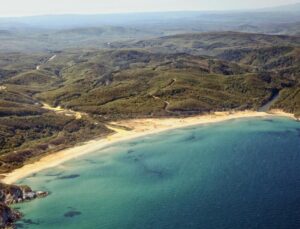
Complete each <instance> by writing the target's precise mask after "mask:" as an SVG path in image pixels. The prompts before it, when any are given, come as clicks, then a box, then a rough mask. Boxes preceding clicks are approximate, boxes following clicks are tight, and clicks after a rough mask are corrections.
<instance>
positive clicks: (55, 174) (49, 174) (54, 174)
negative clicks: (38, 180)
mask: <svg viewBox="0 0 300 229" xmlns="http://www.w3.org/2000/svg"><path fill="white" fill-rule="evenodd" d="M62 174H63V172H59V173H52V172H50V173H46V174H45V176H46V177H59V176H61V175H62Z"/></svg>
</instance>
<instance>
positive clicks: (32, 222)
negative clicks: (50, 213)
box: [21, 219, 40, 225]
mask: <svg viewBox="0 0 300 229" xmlns="http://www.w3.org/2000/svg"><path fill="white" fill-rule="evenodd" d="M21 222H23V223H24V224H27V225H39V224H40V223H39V222H35V221H34V220H32V219H22V220H21Z"/></svg>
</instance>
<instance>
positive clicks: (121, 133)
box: [1, 110, 295, 184]
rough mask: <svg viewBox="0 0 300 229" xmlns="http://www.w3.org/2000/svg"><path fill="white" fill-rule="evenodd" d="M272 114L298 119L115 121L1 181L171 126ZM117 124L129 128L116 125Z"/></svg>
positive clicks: (219, 115)
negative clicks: (104, 131)
mask: <svg viewBox="0 0 300 229" xmlns="http://www.w3.org/2000/svg"><path fill="white" fill-rule="evenodd" d="M273 116H284V117H288V118H292V119H295V117H294V115H293V114H288V113H285V112H282V111H280V110H272V111H271V112H270V113H265V112H256V111H239V112H215V113H212V114H207V115H199V116H194V117H187V118H159V119H157V118H155V119H154V118H148V119H132V120H124V121H118V122H112V123H110V125H108V126H107V127H108V128H110V129H112V130H114V131H115V133H114V134H112V135H109V136H107V137H105V138H102V139H98V140H97V139H96V140H92V141H88V142H85V143H83V144H81V145H78V146H75V147H72V148H69V149H65V150H62V151H59V152H56V153H52V154H50V155H46V156H45V157H43V158H41V159H39V160H37V161H36V162H34V163H32V164H27V165H25V166H23V167H22V168H19V169H16V170H14V171H13V172H11V173H8V174H2V175H3V177H4V178H3V179H2V180H1V181H2V182H4V183H7V184H12V183H15V182H17V181H18V180H20V179H22V178H24V177H27V176H29V175H31V174H33V173H36V172H39V171H41V170H44V169H48V168H51V167H55V166H58V165H59V164H62V163H63V162H66V161H68V160H71V159H73V158H76V157H80V156H82V155H85V154H88V153H91V152H95V151H99V150H101V149H103V148H105V147H107V146H108V145H110V144H115V143H117V142H120V141H126V140H130V139H134V138H138V137H143V136H145V135H149V134H156V133H160V132H163V131H167V130H171V129H177V128H182V127H188V126H193V125H201V124H202V125H203V124H210V123H216V122H222V121H227V120H231V119H239V118H251V117H273ZM116 126H123V127H127V128H129V129H130V130H125V129H123V128H117V127H116ZM100 153H101V152H100Z"/></svg>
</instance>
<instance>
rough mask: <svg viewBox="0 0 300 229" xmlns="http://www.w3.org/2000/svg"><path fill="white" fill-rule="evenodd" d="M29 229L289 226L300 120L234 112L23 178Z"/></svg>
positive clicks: (295, 200) (296, 197)
mask: <svg viewBox="0 0 300 229" xmlns="http://www.w3.org/2000/svg"><path fill="white" fill-rule="evenodd" d="M20 183H26V184H28V185H30V186H32V187H33V188H34V189H38V190H48V191H50V193H51V194H50V196H49V197H47V198H45V199H40V200H35V201H32V202H29V203H25V204H21V205H18V206H17V207H20V210H21V211H22V212H23V213H24V214H25V218H24V219H23V221H20V222H19V228H30V229H36V228H39V229H48V228H55V229H60V228H61V229H79V228H80V229H81V228H89V229H92V228H101V229H118V228H122V229H147V228H151V229H152V228H154V229H177V228H178V229H181V228H192V229H194V228H195V229H196V228H197V229H198V228H203V229H227V228H228V229H229V228H230V229H244V228H251V229H252V228H270V229H281V228H282V229H294V228H295V229H298V228H300V123H297V122H294V121H291V120H287V119H281V118H274V119H269V118H268V119H267V118H263V119H240V120H233V121H228V122H224V123H218V124H212V125H207V126H197V127H193V128H185V129H177V130H172V131H169V132H164V133H161V134H157V135H152V136H147V137H144V138H140V139H136V140H132V141H129V142H123V143H119V144H116V145H113V146H111V147H108V148H106V149H104V150H101V152H95V153H92V154H89V155H86V156H84V157H81V158H77V159H74V160H72V161H69V162H67V163H64V164H63V165H61V166H58V167H55V168H52V169H49V170H45V171H42V172H40V173H38V174H34V175H33V176H31V177H28V178H26V179H24V180H22V181H20Z"/></svg>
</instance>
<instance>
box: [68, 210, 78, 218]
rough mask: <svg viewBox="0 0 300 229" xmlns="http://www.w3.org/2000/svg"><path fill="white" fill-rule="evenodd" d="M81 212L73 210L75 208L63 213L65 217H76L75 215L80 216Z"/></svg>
mask: <svg viewBox="0 0 300 229" xmlns="http://www.w3.org/2000/svg"><path fill="white" fill-rule="evenodd" d="M81 214H82V213H81V212H80V211H75V210H72V211H68V212H66V213H65V214H64V217H66V218H73V217H76V216H80V215H81Z"/></svg>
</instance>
